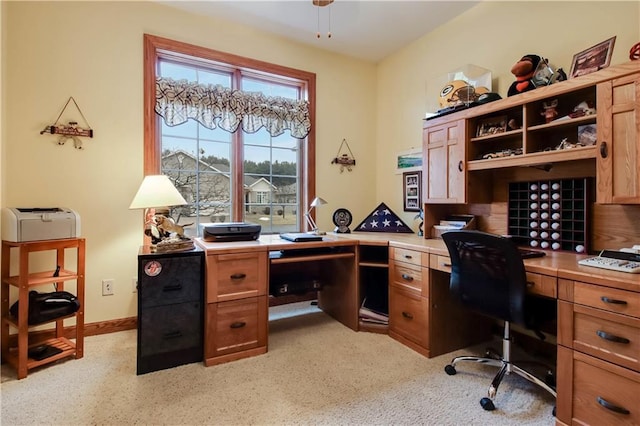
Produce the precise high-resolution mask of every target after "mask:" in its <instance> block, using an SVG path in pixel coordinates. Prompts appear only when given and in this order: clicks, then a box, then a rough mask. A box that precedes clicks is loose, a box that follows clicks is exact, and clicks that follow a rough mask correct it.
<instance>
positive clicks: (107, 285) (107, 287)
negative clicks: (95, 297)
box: [102, 279, 115, 296]
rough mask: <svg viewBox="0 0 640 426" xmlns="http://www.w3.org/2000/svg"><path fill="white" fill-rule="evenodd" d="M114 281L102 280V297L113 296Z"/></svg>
mask: <svg viewBox="0 0 640 426" xmlns="http://www.w3.org/2000/svg"><path fill="white" fill-rule="evenodd" d="M114 281H115V280H114V279H108V280H102V295H103V296H112V295H113V283H114Z"/></svg>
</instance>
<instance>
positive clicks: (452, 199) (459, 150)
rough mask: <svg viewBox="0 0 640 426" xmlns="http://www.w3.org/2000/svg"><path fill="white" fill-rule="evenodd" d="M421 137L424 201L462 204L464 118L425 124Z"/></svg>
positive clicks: (464, 174) (463, 195) (465, 199)
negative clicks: (438, 123)
mask: <svg viewBox="0 0 640 426" xmlns="http://www.w3.org/2000/svg"><path fill="white" fill-rule="evenodd" d="M422 138H423V150H422V152H423V157H424V158H423V164H424V166H423V168H424V175H423V179H424V185H423V188H424V200H425V201H424V202H425V203H431V204H436V203H440V204H445V203H446V204H455V203H461V204H462V203H465V202H466V201H467V194H466V180H467V179H466V167H465V162H464V158H465V157H464V156H465V121H464V120H456V121H452V122H449V123H445V124H441V125H436V126H432V127H427V128H425V129H424V130H423V135H422Z"/></svg>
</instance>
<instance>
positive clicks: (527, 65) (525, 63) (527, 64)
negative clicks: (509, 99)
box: [507, 55, 540, 96]
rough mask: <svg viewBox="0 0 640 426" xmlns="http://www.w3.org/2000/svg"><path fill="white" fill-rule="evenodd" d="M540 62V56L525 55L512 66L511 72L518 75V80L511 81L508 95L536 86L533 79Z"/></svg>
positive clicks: (526, 90)
mask: <svg viewBox="0 0 640 426" xmlns="http://www.w3.org/2000/svg"><path fill="white" fill-rule="evenodd" d="M538 64H540V56H538V55H524V56H523V57H522V58H520V60H518V62H516V63H515V64H514V65H513V67H511V74H513V75H514V76H515V77H516V81H514V82H513V83H511V86H510V87H509V90H508V92H507V95H508V96H513V95H517V94H520V93H524V92H528V91H529V90H533V89H535V88H536V86H535V84H533V81H532V80H531V79H532V78H533V76H534V75H535V72H536V69H537V68H538Z"/></svg>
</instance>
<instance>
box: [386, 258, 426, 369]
mask: <svg viewBox="0 0 640 426" xmlns="http://www.w3.org/2000/svg"><path fill="white" fill-rule="evenodd" d="M389 254H390V259H389V260H390V264H389V336H391V337H392V338H394V339H396V340H398V341H399V342H401V343H404V344H405V345H407V346H409V347H410V348H412V349H413V350H415V351H417V352H419V353H421V354H423V355H425V356H430V354H429V254H428V253H422V252H420V251H417V250H409V249H405V248H399V247H390V248H389Z"/></svg>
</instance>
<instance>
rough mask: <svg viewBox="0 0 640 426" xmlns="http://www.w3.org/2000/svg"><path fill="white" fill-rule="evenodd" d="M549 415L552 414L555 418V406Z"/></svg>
mask: <svg viewBox="0 0 640 426" xmlns="http://www.w3.org/2000/svg"><path fill="white" fill-rule="evenodd" d="M551 414H553V417H555V416H556V406H555V405H554V406H553V411H552V412H551Z"/></svg>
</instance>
